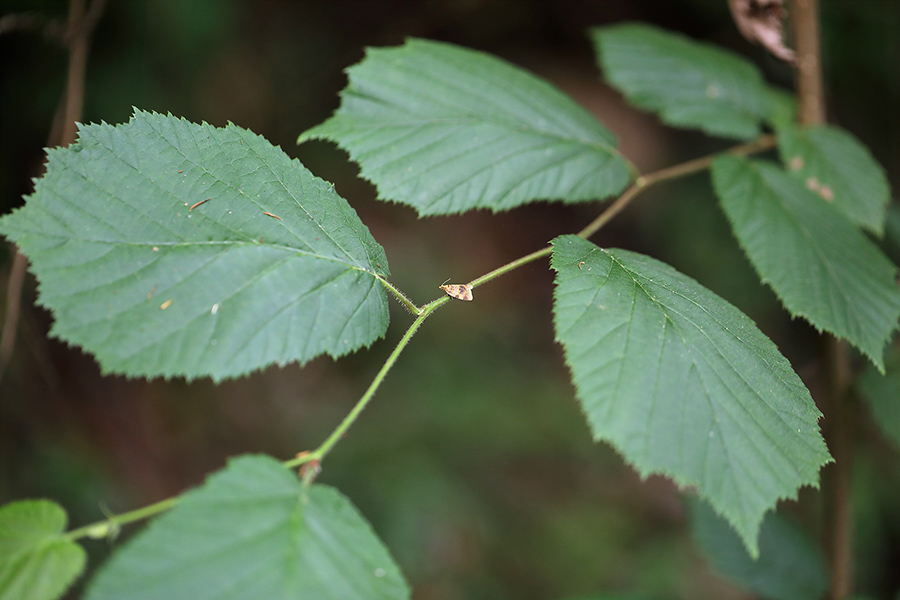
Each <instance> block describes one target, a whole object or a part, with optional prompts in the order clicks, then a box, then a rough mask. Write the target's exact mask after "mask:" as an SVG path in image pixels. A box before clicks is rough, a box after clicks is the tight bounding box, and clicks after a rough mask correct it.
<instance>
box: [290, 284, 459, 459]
mask: <svg viewBox="0 0 900 600" xmlns="http://www.w3.org/2000/svg"><path fill="white" fill-rule="evenodd" d="M448 300H449V298H447V297H446V296H445V297H443V298H438V299H437V300H434V301H433V302H430V303H428V304H426V305H425V306H423V307H422V309H421V312H420V313H419V316H418V317H416V320H415V321H413V322H412V325H410V326H409V329H407V330H406V333H405V334H403V337H402V338H401V339H400V342H399V343H398V344H397V347H396V348H394V351H393V352H391V355H390V356H388V358H387V360H386V361H385V363H384V364H383V365H382V366H381V369H380V370H379V371H378V373H377V374H376V375H375V379H373V380H372V383H370V384H369V387H368V389H366V391H365V393H363V395H362V397H361V398H360V399H359V400H358V401H357V403H356V405H355V406H354V407H353V409H352V410H351V411H350V412H349V413H348V414H347V416H346V417H344V420H343V421H341V422H340V424H339V425H338V426H337V427H336V428H335V429H334V431H332V432H331V435H329V436H328V438H327V439H326V440H325V441H324V442H322V444H321V445H319V447H318V448H316V449H315V450H313V451H312V452H310V453H309V454H306V455H303V456H302V457H299V458H295V459H294V460H291V461H288V462H286V463H285V466H287V467H294V466H297V465H299V464H303V463H305V462H310V461H314V460H315V461H321V460H322V459H323V458H325V455H327V454H328V453H329V452H330V451H331V449H332V448H334V445H335V444H337V443H338V442H339V441H340V439H341V438H342V437H343V436H344V434H345V433H346V432H347V430H348V429H350V426H351V425H353V423H354V422H356V419H357V418H358V417H359V415H360V414H361V413H362V411H363V410H364V409H365V408H366V406H368V404H369V402H370V401H371V400H372V398H373V397H374V396H375V392H376V391H377V390H378V388H379V387H380V386H381V383H382V382H383V381H384V378H385V377H387V374H388V372H389V371H390V370H391V367H393V366H394V363H396V362H397V359H398V358H399V357H400V353H401V352H403V350H404V349H405V348H406V346H407V345H408V344H409V342H410V340H411V339H412V337H413V336H414V335H415V334H416V331H418V330H419V327H421V325H422V323H424V322H425V319H427V318H428V317H429V316H430V315H431V313H433V312H434V311H435V310H437V309H438V308H439V307H440V306H441V305H443V304H445V303H446V302H447V301H448Z"/></svg>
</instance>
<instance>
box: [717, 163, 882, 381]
mask: <svg viewBox="0 0 900 600" xmlns="http://www.w3.org/2000/svg"><path fill="white" fill-rule="evenodd" d="M712 177H713V184H714V187H715V190H716V194H717V195H718V197H719V201H720V203H721V205H722V208H723V210H724V211H725V214H726V216H727V217H728V220H729V221H730V222H731V227H732V230H733V231H734V234H735V236H736V237H737V239H738V242H739V243H740V245H741V247H742V248H743V249H744V252H745V253H746V254H747V256H748V258H749V259H750V262H751V263H752V264H753V266H754V268H755V269H756V271H757V273H758V274H759V277H760V278H761V279H762V281H764V282H765V283H767V284H769V285H770V286H771V287H772V289H773V290H774V291H775V293H776V295H777V296H778V297H779V299H780V300H781V302H782V304H784V306H785V308H787V310H788V311H789V312H790V313H791V314H792V315H794V316H801V317H803V318H804V319H806V320H807V321H809V322H810V323H811V324H812V325H813V326H815V327H816V328H818V329H820V330H825V331H829V332H831V333H833V334H834V335H836V336H838V337H840V338H843V339H845V340H847V341H848V342H850V343H851V344H853V345H854V346H856V347H857V348H859V349H860V350H861V351H862V352H863V353H865V354H866V355H867V356H868V357H869V358H870V359H871V360H872V363H873V364H874V365H875V366H876V367H877V368H878V369H879V371H881V372H884V360H883V348H884V345H885V343H886V342H887V341H888V339H889V338H890V336H891V332H892V331H894V330H895V329H897V325H898V318H900V287H898V286H897V282H896V280H895V276H896V271H897V267H896V266H895V265H893V264H892V263H891V262H890V260H888V259H887V257H886V256H885V255H884V254H883V253H882V252H881V250H879V249H878V248H877V247H876V246H875V245H874V244H873V243H872V242H871V241H869V239H868V238H866V236H865V235H863V234H862V233H861V232H860V231H859V230H858V229H857V228H856V227H854V226H853V224H852V223H850V221H848V220H847V219H846V217H844V216H843V215H842V214H840V213H839V212H838V211H837V209H835V207H834V206H832V205H831V204H829V203H828V202H826V201H825V200H823V199H822V197H821V196H819V195H817V194H815V193H813V192H811V191H810V190H808V189H807V188H806V187H805V186H804V185H803V183H801V182H800V181H798V180H797V179H796V178H794V177H791V176H790V175H788V174H787V173H785V172H784V171H783V170H781V169H779V168H778V167H776V166H775V165H772V164H769V163H766V162H762V161H748V160H746V159H742V158H737V157H733V156H720V157H719V158H717V159H716V160H715V162H714V163H713V167H712Z"/></svg>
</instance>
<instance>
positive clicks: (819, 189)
mask: <svg viewBox="0 0 900 600" xmlns="http://www.w3.org/2000/svg"><path fill="white" fill-rule="evenodd" d="M778 150H779V152H780V153H781V160H782V161H783V162H784V164H785V165H786V166H787V169H788V172H789V173H791V174H792V175H795V176H796V177H797V178H798V179H800V180H801V181H802V182H803V184H804V185H805V186H806V187H807V188H809V189H810V190H812V191H813V192H815V193H816V194H818V195H819V196H820V197H822V198H824V199H825V200H826V201H828V202H831V203H833V204H834V206H835V208H837V209H838V210H839V211H841V212H842V213H843V214H844V216H846V217H847V218H848V219H850V220H851V221H853V222H854V223H856V224H857V225H860V226H862V227H865V228H866V229H869V230H870V231H872V232H874V233H876V234H878V235H881V234H882V232H883V231H884V220H885V207H886V206H887V204H888V202H889V201H890V189H889V186H888V181H887V177H886V176H885V174H884V170H883V169H882V168H881V165H879V164H878V163H877V162H876V161H875V159H874V158H873V157H872V154H871V153H870V152H869V151H868V149H866V147H865V146H863V145H862V144H861V143H860V142H859V140H857V139H856V138H855V137H853V136H852V135H850V134H849V133H847V132H846V131H844V130H843V129H839V128H837V127H831V126H827V125H822V126H819V127H808V128H804V129H799V128H796V127H783V128H781V129H779V131H778Z"/></svg>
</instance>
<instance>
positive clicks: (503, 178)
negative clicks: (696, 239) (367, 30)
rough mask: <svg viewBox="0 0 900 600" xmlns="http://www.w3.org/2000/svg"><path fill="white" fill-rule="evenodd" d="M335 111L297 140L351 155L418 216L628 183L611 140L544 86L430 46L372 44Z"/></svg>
mask: <svg viewBox="0 0 900 600" xmlns="http://www.w3.org/2000/svg"><path fill="white" fill-rule="evenodd" d="M347 74H348V76H349V84H348V86H347V87H346V88H345V89H344V91H343V92H341V106H340V108H339V109H338V110H337V112H336V113H335V114H334V115H333V116H332V117H331V118H330V119H328V120H327V121H325V122H324V123H322V124H320V125H318V126H316V127H314V128H312V129H311V130H309V131H306V132H304V133H303V134H302V135H301V136H300V138H299V140H298V141H299V142H304V141H306V140H310V139H327V140H331V141H333V142H335V143H337V144H338V145H339V146H340V147H341V148H343V149H345V150H347V152H349V154H350V157H351V158H352V159H353V160H354V161H356V162H357V163H359V165H360V173H361V175H362V177H364V178H365V179H367V180H369V181H371V182H372V183H373V184H375V186H376V188H377V189H378V197H379V198H380V199H382V200H389V201H394V202H401V203H403V204H407V205H409V206H412V207H414V208H415V209H416V211H418V213H419V214H420V215H440V214H453V213H460V212H463V211H466V210H470V209H473V208H488V209H491V210H493V211H501V210H508V209H510V208H514V207H516V206H520V205H522V204H525V203H528V202H532V201H535V200H541V199H547V200H556V199H561V200H564V201H566V202H581V201H586V200H596V199H602V198H606V197H609V196H612V195H614V194H616V193H618V192H619V191H621V190H622V189H623V188H624V187H625V185H626V184H627V182H628V177H629V175H628V167H627V164H626V162H625V160H624V159H623V158H622V156H621V155H620V154H619V152H618V151H617V150H616V148H615V144H616V140H615V138H614V136H613V135H612V134H611V133H610V132H609V131H608V130H607V129H606V128H605V127H603V125H601V124H600V123H599V122H598V121H597V120H596V119H595V118H594V117H593V116H592V115H591V114H590V113H589V112H587V111H586V110H585V109H584V108H582V107H581V106H579V105H578V104H576V103H575V102H574V101H573V100H572V99H571V98H570V97H568V96H566V95H565V94H563V93H562V92H560V91H559V90H558V89H556V88H555V87H553V86H552V85H550V84H549V83H547V82H546V81H544V80H542V79H539V78H538V77H535V76H534V75H532V74H530V73H527V72H525V71H523V70H521V69H519V68H518V67H515V66H513V65H511V64H509V63H507V62H505V61H503V60H501V59H499V58H496V57H493V56H490V55H488V54H485V53H482V52H477V51H474V50H469V49H465V48H460V47H456V46H453V45H450V44H444V43H439V42H432V41H428V40H420V39H409V40H407V41H406V43H405V44H404V45H403V46H400V47H396V48H369V49H368V50H367V52H366V58H365V59H364V60H363V61H362V62H361V63H359V64H358V65H355V66H353V67H351V68H350V69H348V70H347Z"/></svg>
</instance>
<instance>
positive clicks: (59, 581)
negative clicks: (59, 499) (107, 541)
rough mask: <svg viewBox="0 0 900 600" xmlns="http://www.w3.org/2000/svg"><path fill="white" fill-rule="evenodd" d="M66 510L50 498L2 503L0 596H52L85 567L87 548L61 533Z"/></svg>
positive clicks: (14, 599)
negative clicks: (85, 549) (85, 550)
mask: <svg viewBox="0 0 900 600" xmlns="http://www.w3.org/2000/svg"><path fill="white" fill-rule="evenodd" d="M66 521H67V517H66V511H65V510H63V508H62V507H61V506H59V505H58V504H56V503H55V502H51V501H50V500H22V501H18V502H12V503H10V504H7V505H5V506H0V600H24V599H26V598H27V599H28V600H54V599H55V598H59V597H60V596H62V595H63V593H64V592H65V591H66V588H68V587H69V585H71V584H72V582H73V581H74V580H75V578H76V577H78V575H80V574H81V572H82V571H83V570H84V565H85V562H86V555H85V552H84V549H83V548H82V547H81V546H80V545H78V544H77V543H75V542H73V541H72V540H70V539H67V538H66V537H64V536H63V535H62V534H63V532H64V531H65V529H66Z"/></svg>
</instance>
